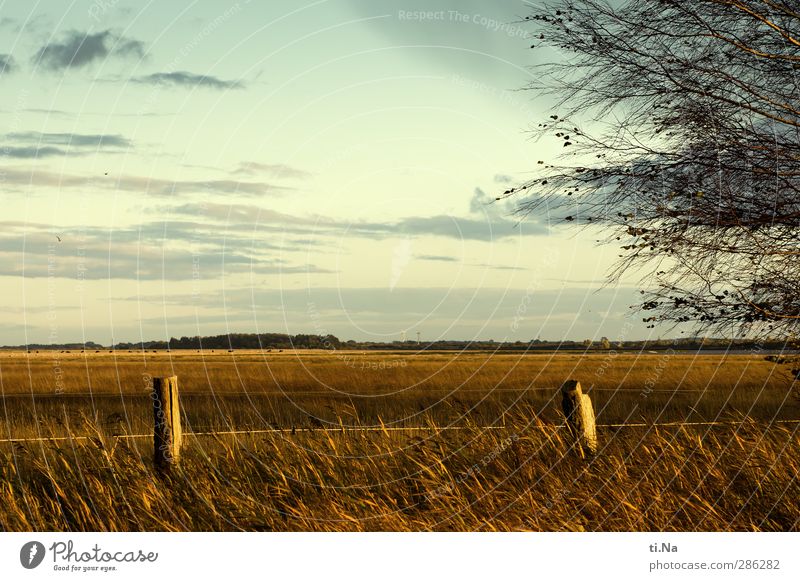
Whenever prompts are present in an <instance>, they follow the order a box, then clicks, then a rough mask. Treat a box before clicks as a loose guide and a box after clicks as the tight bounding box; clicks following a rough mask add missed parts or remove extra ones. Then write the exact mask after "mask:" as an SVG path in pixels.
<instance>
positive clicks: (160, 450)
mask: <svg viewBox="0 0 800 581" xmlns="http://www.w3.org/2000/svg"><path fill="white" fill-rule="evenodd" d="M153 419H154V425H155V427H154V430H153V462H154V463H155V465H156V467H157V468H162V469H163V468H166V469H168V468H169V467H170V466H172V465H174V464H176V463H177V462H178V460H179V459H180V452H181V444H182V441H183V431H182V430H181V408H180V403H179V401H178V378H177V376H174V375H173V376H172V377H154V378H153Z"/></svg>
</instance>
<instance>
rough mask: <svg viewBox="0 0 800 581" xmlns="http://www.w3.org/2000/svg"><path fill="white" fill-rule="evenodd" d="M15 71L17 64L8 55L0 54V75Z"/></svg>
mask: <svg viewBox="0 0 800 581" xmlns="http://www.w3.org/2000/svg"><path fill="white" fill-rule="evenodd" d="M16 70H17V62H16V61H15V60H14V57H13V56H11V55H10V54H0V75H2V74H6V75H7V74H9V73H13V72H15V71H16Z"/></svg>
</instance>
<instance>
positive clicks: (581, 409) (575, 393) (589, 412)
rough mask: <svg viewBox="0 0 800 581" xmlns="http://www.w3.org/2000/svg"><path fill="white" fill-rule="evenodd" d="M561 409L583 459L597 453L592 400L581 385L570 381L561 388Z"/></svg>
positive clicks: (572, 380)
mask: <svg viewBox="0 0 800 581" xmlns="http://www.w3.org/2000/svg"><path fill="white" fill-rule="evenodd" d="M561 396H562V399H561V407H562V408H563V411H564V417H566V418H567V426H569V431H570V433H571V434H572V437H573V438H574V439H575V441H576V443H577V444H578V446H577V449H578V451H579V453H580V455H581V458H586V456H589V455H592V454H595V453H596V452H597V428H596V427H595V423H594V409H593V408H592V400H591V399H589V396H588V395H586V394H585V393H583V392H582V391H581V384H580V382H578V381H575V380H574V379H569V380H567V381H566V382H564V385H562V386H561Z"/></svg>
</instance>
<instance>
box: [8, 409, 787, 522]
mask: <svg viewBox="0 0 800 581" xmlns="http://www.w3.org/2000/svg"><path fill="white" fill-rule="evenodd" d="M522 420H523V417H522V415H520V416H519V417H517V418H515V422H514V424H515V425H514V426H513V427H507V428H506V429H505V430H493V431H485V430H481V429H479V428H477V427H474V428H471V429H468V430H465V431H459V432H457V433H456V432H438V433H437V432H436V431H435V430H431V431H422V432H420V433H418V434H415V435H414V434H402V433H396V432H395V433H389V434H372V433H344V434H341V433H340V434H334V433H326V432H322V431H317V432H302V433H300V432H298V433H297V434H295V435H276V434H269V435H264V436H246V437H236V438H232V437H218V438H217V439H206V438H203V439H199V438H198V439H192V440H191V441H190V443H189V446H188V449H187V450H186V452H185V454H184V457H183V459H182V461H181V465H180V467H179V468H178V469H175V470H173V472H172V473H171V474H169V475H159V474H158V473H156V472H154V471H153V469H152V468H151V463H150V450H149V445H148V443H144V442H142V443H138V444H137V443H134V442H133V441H119V442H117V443H116V444H114V443H112V442H110V441H105V440H103V439H102V438H96V439H95V440H92V441H87V442H80V443H77V442H76V443H73V444H70V445H54V444H49V443H44V444H41V445H17V446H16V447H15V448H14V450H12V451H7V452H3V453H2V455H0V466H2V486H0V523H2V528H3V529H4V530H9V531H11V530H14V531H23V530H37V531H42V530H58V531H64V530H69V531H77V530H82V531H83V530H98V531H206V530H209V531H219V530H234V531H235V530H245V531H253V530H257V531H285V530H290V531H291V530H304V531H382V530H391V531H424V530H456V531H472V530H483V531H514V530H536V531H584V530H585V531H598V530H600V531H620V530H625V531H666V530H676V531H693V530H701V531H708V530H711V531H720V530H736V531H762V530H767V531H786V530H798V527H800V506H798V504H797V502H796V500H797V498H800V483H799V482H798V480H797V474H798V470H800V460H798V459H799V458H800V436H798V433H797V432H796V431H793V430H790V429H787V428H785V427H771V428H765V427H764V426H762V425H759V424H756V423H754V422H751V421H744V422H743V423H742V424H741V425H739V426H738V427H737V428H735V429H731V428H710V429H707V430H698V429H683V428H670V429H657V430H656V429H654V430H632V429H631V430H624V431H619V432H610V431H607V430H603V431H601V438H602V441H603V447H602V450H601V451H600V453H599V454H598V455H597V456H596V457H595V458H594V459H593V460H592V461H590V462H585V461H581V460H580V459H578V457H577V456H576V455H574V454H571V453H569V443H568V442H567V441H565V439H564V438H565V436H566V434H565V432H563V431H562V430H558V429H554V428H552V427H549V426H545V425H541V424H537V423H534V424H532V425H525V424H523V423H517V422H522Z"/></svg>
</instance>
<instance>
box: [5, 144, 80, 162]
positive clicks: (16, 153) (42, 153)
mask: <svg viewBox="0 0 800 581" xmlns="http://www.w3.org/2000/svg"><path fill="white" fill-rule="evenodd" d="M67 153H68V152H67V151H66V150H64V149H61V148H60V147H50V146H48V147H11V146H5V147H2V148H0V158H3V157H9V158H12V159H42V158H45V157H57V156H62V155H67Z"/></svg>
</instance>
